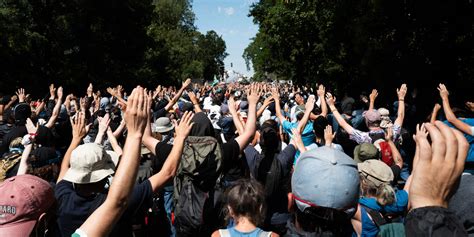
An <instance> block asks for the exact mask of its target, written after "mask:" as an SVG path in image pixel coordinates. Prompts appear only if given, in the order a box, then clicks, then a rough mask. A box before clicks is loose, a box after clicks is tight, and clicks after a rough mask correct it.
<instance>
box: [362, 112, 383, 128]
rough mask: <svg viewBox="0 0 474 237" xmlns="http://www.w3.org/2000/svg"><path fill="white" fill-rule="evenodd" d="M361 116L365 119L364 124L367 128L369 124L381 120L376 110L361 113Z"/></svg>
mask: <svg viewBox="0 0 474 237" xmlns="http://www.w3.org/2000/svg"><path fill="white" fill-rule="evenodd" d="M363 116H364V118H365V123H366V125H367V126H369V124H371V123H374V122H378V121H380V120H381V119H382V117H381V116H380V113H379V111H377V110H367V111H365V112H364V113H363Z"/></svg>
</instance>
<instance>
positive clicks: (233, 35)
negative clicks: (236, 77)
mask: <svg viewBox="0 0 474 237" xmlns="http://www.w3.org/2000/svg"><path fill="white" fill-rule="evenodd" d="M256 1H257V0H193V11H194V14H195V15H196V21H195V25H196V26H197V28H198V30H199V31H200V32H202V33H204V34H205V33H206V32H207V31H209V30H214V31H216V32H217V34H218V35H220V36H222V38H223V39H224V40H225V43H226V46H227V53H228V54H229V55H228V56H227V57H226V59H225V60H224V63H225V67H226V70H230V69H233V70H235V71H237V72H240V73H242V74H244V75H247V76H251V75H253V69H252V68H251V71H247V67H246V65H245V60H244V59H243V58H242V54H243V52H244V49H245V48H246V47H247V45H248V44H249V43H250V39H251V38H253V37H255V34H256V33H257V31H258V26H257V25H255V24H253V22H252V18H251V17H248V16H247V15H248V13H249V8H250V5H251V4H252V3H254V2H256ZM231 63H232V65H233V67H232V68H231Z"/></svg>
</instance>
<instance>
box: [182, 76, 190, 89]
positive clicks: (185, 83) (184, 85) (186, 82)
mask: <svg viewBox="0 0 474 237" xmlns="http://www.w3.org/2000/svg"><path fill="white" fill-rule="evenodd" d="M190 84H191V78H188V79H186V81H184V82H183V88H186V87H188V86H189V85H190Z"/></svg>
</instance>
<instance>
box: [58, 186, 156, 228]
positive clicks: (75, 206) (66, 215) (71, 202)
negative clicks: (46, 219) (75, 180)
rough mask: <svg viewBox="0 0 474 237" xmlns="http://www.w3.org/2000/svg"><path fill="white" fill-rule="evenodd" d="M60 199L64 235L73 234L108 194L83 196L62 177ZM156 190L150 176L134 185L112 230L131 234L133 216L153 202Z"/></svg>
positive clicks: (59, 211) (61, 225) (61, 224)
mask: <svg viewBox="0 0 474 237" xmlns="http://www.w3.org/2000/svg"><path fill="white" fill-rule="evenodd" d="M54 192H55V197H56V200H57V201H58V211H57V224H58V227H59V232H60V233H61V235H62V236H71V235H72V234H73V233H74V231H75V230H76V229H78V228H79V227H80V226H81V225H82V224H83V223H84V222H85V221H86V219H87V218H88V217H89V216H90V215H91V214H92V213H93V212H94V211H95V210H96V209H97V208H98V207H99V206H100V205H101V204H102V203H103V202H104V201H105V199H106V197H107V194H106V193H98V194H96V195H94V196H89V197H83V196H80V195H78V194H77V193H76V191H75V190H74V186H73V184H72V183H71V182H69V181H66V180H61V181H60V182H59V183H58V184H57V185H56V188H55V190H54ZM152 197H153V190H152V188H151V183H150V181H149V180H146V181H144V182H143V183H141V184H138V185H135V187H134V188H133V191H132V194H131V196H130V199H129V202H128V207H127V209H126V210H125V212H124V213H123V215H122V218H121V219H120V220H119V222H118V223H117V224H116V226H115V228H114V229H113V230H112V234H111V236H114V234H113V233H120V235H124V236H131V235H132V226H131V223H132V222H131V218H132V217H133V216H134V215H135V214H136V213H137V212H138V211H139V210H142V208H148V207H150V206H151V202H152Z"/></svg>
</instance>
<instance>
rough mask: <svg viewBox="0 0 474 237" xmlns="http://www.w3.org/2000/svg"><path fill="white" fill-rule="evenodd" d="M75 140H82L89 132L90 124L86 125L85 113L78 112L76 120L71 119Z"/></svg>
mask: <svg viewBox="0 0 474 237" xmlns="http://www.w3.org/2000/svg"><path fill="white" fill-rule="evenodd" d="M71 126H72V137H73V139H74V138H75V139H82V138H83V137H85V136H86V135H87V133H88V132H89V128H90V124H89V125H86V115H85V114H84V112H78V113H77V114H76V116H74V118H71Z"/></svg>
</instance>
